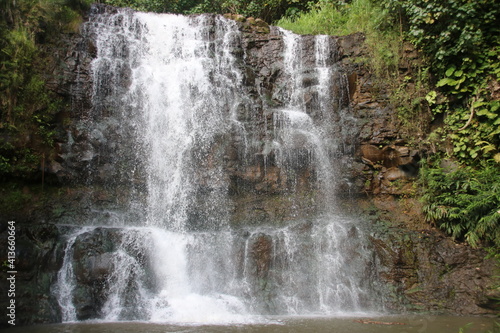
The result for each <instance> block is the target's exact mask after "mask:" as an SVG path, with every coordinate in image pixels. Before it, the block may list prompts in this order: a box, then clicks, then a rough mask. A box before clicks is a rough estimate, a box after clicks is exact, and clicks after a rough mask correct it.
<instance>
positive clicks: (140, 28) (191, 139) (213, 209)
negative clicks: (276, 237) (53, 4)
mask: <svg viewBox="0 0 500 333" xmlns="http://www.w3.org/2000/svg"><path fill="white" fill-rule="evenodd" d="M84 35H85V36H86V38H87V39H88V40H89V42H88V43H90V44H91V45H93V46H92V48H93V49H94V50H95V51H94V58H93V60H92V63H91V81H92V84H93V88H92V107H91V109H89V110H88V111H87V113H86V115H85V116H83V117H82V118H81V120H80V124H79V127H80V128H81V131H82V132H84V133H87V134H86V135H85V137H87V138H89V140H88V141H87V142H85V143H79V142H78V140H77V139H76V138H75V139H72V140H69V142H70V145H71V146H70V147H69V150H70V151H72V152H73V154H74V155H76V156H78V157H79V158H80V160H82V161H85V162H86V165H87V168H86V173H87V176H86V179H87V182H88V183H89V184H102V185H104V186H106V187H107V188H118V187H119V188H120V191H121V196H123V197H127V199H126V200H125V199H124V201H126V202H129V203H133V204H132V206H133V207H134V209H135V210H136V211H141V212H142V213H141V214H139V215H140V216H142V219H141V220H142V222H141V223H142V224H147V225H156V226H168V228H169V229H170V230H174V231H182V230H193V229H200V228H202V229H205V230H206V229H208V230H211V229H214V228H215V229H217V228H224V227H225V226H227V224H228V223H229V222H232V220H233V219H234V216H235V211H236V214H238V210H239V209H240V207H239V206H240V204H239V202H238V200H237V197H242V196H246V195H247V194H248V193H269V194H280V195H285V196H288V197H290V199H289V200H288V201H289V202H290V207H288V208H287V210H289V211H293V210H294V207H298V206H301V205H303V204H304V200H306V201H307V200H309V202H307V203H305V205H306V206H314V207H315V208H314V209H315V210H316V209H319V210H320V211H321V210H322V211H324V210H325V209H327V207H332V206H333V205H334V203H335V200H334V198H335V193H336V192H337V190H338V188H339V187H340V186H342V188H346V186H348V184H346V180H345V179H343V178H342V172H341V168H342V167H343V164H345V163H346V161H348V160H349V158H351V157H352V152H353V145H352V143H351V142H352V141H353V140H352V137H353V136H354V135H355V133H356V126H354V124H355V120H354V118H353V117H351V116H350V115H349V108H348V102H349V97H348V95H349V94H348V90H347V89H348V88H347V82H346V81H347V80H346V77H345V74H343V73H342V72H341V71H340V70H339V69H338V66H337V61H338V59H339V50H338V47H337V44H336V40H335V39H334V38H332V37H327V36H299V35H295V34H292V33H290V32H288V31H285V30H281V29H278V28H274V27H273V28H272V29H271V33H270V35H269V39H270V40H271V39H272V40H274V41H273V43H267V44H259V43H258V41H255V44H254V46H253V47H252V46H250V45H248V43H249V41H248V38H247V39H245V38H242V36H243V32H242V31H241V29H240V27H239V26H238V25H237V23H236V22H235V21H232V20H228V19H225V18H223V17H221V16H215V15H198V16H189V17H188V16H178V15H171V14H145V13H138V12H133V11H131V10H126V9H120V10H118V9H110V7H104V6H96V7H94V11H93V14H92V15H91V17H90V20H89V22H88V23H87V24H86V25H85V28H84ZM267 57H269V58H267ZM259 62H264V63H259ZM70 135H71V134H70ZM82 146H84V147H82ZM82 151H83V152H82ZM292 197H294V198H292ZM299 197H300V198H299ZM129 206H130V205H129ZM328 209H330V208H328ZM297 214H299V213H298V212H296V214H291V215H295V216H296V215H297ZM271 215H272V214H271ZM299 215H300V214H299ZM270 219H272V217H271V216H270V218H269V219H268V222H270ZM122 220H123V219H122ZM98 223H99V224H102V223H104V224H106V222H105V221H102V220H101V221H99V222H98ZM125 223H127V224H130V221H128V222H125ZM132 224H136V223H135V222H132Z"/></svg>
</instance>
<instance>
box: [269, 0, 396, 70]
mask: <svg viewBox="0 0 500 333" xmlns="http://www.w3.org/2000/svg"><path fill="white" fill-rule="evenodd" d="M277 25H278V26H280V27H282V28H284V29H288V30H291V31H294V32H295V33H299V34H326V35H337V36H343V35H348V34H352V33H357V32H363V33H364V34H365V35H366V41H367V44H368V46H369V47H370V49H371V53H372V56H371V57H369V59H365V60H366V61H367V63H368V65H370V66H371V68H372V69H373V71H374V72H375V73H377V74H378V75H380V76H383V77H388V76H391V74H393V73H394V71H395V70H396V68H397V64H398V60H399V57H398V56H399V49H400V46H401V43H400V42H401V41H400V38H399V34H398V32H397V31H396V29H395V28H394V26H393V25H391V24H390V20H389V16H388V11H387V10H385V9H384V8H382V7H381V6H379V5H378V4H377V3H376V2H374V1H372V0H353V1H352V2H350V3H347V2H344V1H327V0H320V1H319V2H317V3H312V4H310V8H309V11H307V12H303V13H301V14H299V15H294V16H292V17H283V18H282V19H280V20H279V21H277Z"/></svg>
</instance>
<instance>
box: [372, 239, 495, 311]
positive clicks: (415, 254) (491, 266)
mask: <svg viewBox="0 0 500 333" xmlns="http://www.w3.org/2000/svg"><path fill="white" fill-rule="evenodd" d="M372 242H373V244H374V247H375V250H376V253H377V255H378V258H379V259H380V260H381V262H382V264H383V267H385V271H384V272H383V273H382V274H381V277H382V279H383V280H385V281H386V282H387V283H388V284H389V285H390V286H391V287H392V288H393V290H394V291H395V292H396V293H397V294H398V295H399V296H398V298H397V300H394V301H393V302H392V304H390V305H389V307H390V308H391V309H393V310H397V311H401V310H410V311H421V310H424V311H434V312H438V313H439V312H441V313H457V314H464V315H465V314H473V315H484V314H494V313H496V311H495V310H494V308H491V307H489V306H488V305H487V303H488V302H487V291H488V288H489V286H491V285H492V284H493V282H494V281H493V278H492V273H493V272H494V270H495V262H494V260H491V259H490V260H485V259H484V256H485V255H486V253H484V252H483V251H479V250H473V249H471V248H470V247H469V246H466V245H460V244H456V243H455V242H453V241H452V240H450V239H448V238H445V237H443V236H442V235H439V233H436V232H433V231H420V232H419V231H414V232H411V233H408V232H406V233H403V232H402V230H400V231H399V232H392V233H391V234H390V235H385V236H383V237H382V239H381V238H373V239H372Z"/></svg>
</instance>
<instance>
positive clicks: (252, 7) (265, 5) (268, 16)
mask: <svg viewBox="0 0 500 333" xmlns="http://www.w3.org/2000/svg"><path fill="white" fill-rule="evenodd" d="M307 3H308V2H307V1H303V0H252V1H242V0H216V1H209V0H204V1H202V2H201V3H200V4H199V5H197V6H196V7H194V8H193V9H191V11H190V12H192V13H207V12H208V13H219V14H224V13H231V14H241V15H243V16H247V17H250V16H252V17H255V18H261V19H263V20H264V21H267V22H273V21H275V20H278V19H280V18H281V17H282V16H283V15H285V14H287V13H288V14H290V15H294V14H297V13H299V12H300V11H302V10H304V9H306V8H307Z"/></svg>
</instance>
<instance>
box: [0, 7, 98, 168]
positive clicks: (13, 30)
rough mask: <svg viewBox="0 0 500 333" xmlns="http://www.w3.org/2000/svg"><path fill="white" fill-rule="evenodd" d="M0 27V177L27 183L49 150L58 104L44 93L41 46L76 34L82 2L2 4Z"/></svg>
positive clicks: (58, 102) (58, 101)
mask: <svg viewBox="0 0 500 333" xmlns="http://www.w3.org/2000/svg"><path fill="white" fill-rule="evenodd" d="M0 7H1V8H2V12H1V14H0V15H1V18H2V20H1V21H0V176H2V178H3V177H6V176H17V177H31V176H32V175H34V174H36V173H37V172H38V166H39V162H40V159H41V156H43V155H46V154H47V153H49V154H50V150H51V149H52V146H53V144H54V136H55V125H54V124H55V123H56V121H55V115H56V114H57V113H58V112H59V111H60V109H61V103H62V101H61V98H60V97H58V96H56V95H55V94H54V93H52V92H50V91H48V90H47V88H46V87H45V79H44V77H45V75H46V74H45V71H46V70H47V67H46V64H47V60H48V59H47V58H45V57H49V56H44V54H43V53H42V52H41V46H42V45H43V44H44V43H47V42H50V41H51V40H57V38H59V34H60V33H61V32H73V31H76V30H77V28H78V26H79V24H80V22H81V21H82V18H81V15H80V11H82V10H85V9H86V8H88V2H87V1H86V0H25V1H13V0H3V1H1V2H0Z"/></svg>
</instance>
